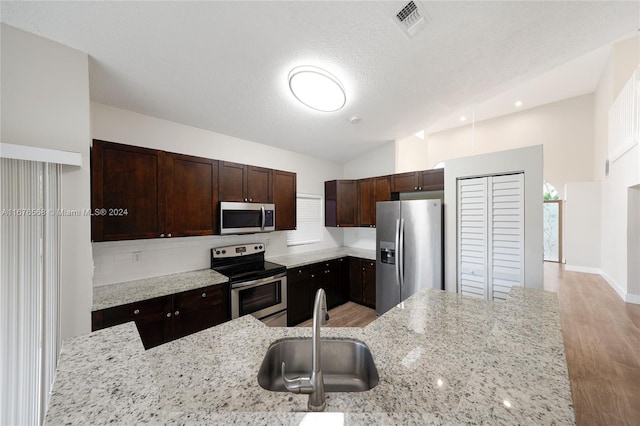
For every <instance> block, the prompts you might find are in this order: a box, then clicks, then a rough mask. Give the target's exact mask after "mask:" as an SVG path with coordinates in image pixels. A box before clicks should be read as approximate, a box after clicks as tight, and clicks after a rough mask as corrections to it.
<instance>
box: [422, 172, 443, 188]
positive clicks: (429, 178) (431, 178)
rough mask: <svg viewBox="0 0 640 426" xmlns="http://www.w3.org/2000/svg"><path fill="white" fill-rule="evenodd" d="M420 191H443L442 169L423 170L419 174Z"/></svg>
mask: <svg viewBox="0 0 640 426" xmlns="http://www.w3.org/2000/svg"><path fill="white" fill-rule="evenodd" d="M418 189H419V190H421V191H443V190H444V169H433V170H423V171H421V172H420V186H419V187H418Z"/></svg>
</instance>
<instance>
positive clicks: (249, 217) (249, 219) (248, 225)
mask: <svg viewBox="0 0 640 426" xmlns="http://www.w3.org/2000/svg"><path fill="white" fill-rule="evenodd" d="M275 230H276V207H275V205H273V204H261V203H233V202H228V201H223V202H221V203H220V234H223V235H224V234H254V233H256V232H271V231H275Z"/></svg>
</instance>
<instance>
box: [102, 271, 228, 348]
mask: <svg viewBox="0 0 640 426" xmlns="http://www.w3.org/2000/svg"><path fill="white" fill-rule="evenodd" d="M229 319H230V314H229V285H228V284H219V285H214V286H210V287H204V288H200V289H197V290H190V291H185V292H182V293H176V294H174V295H169V296H163V297H156V298H154V299H149V300H143V301H140V302H134V303H128V304H126V305H121V306H116V307H113V308H107V309H102V310H99V311H94V312H92V315H91V330H92V331H96V330H100V329H103V328H107V327H112V326H114V325H118V324H124V323H126V322H129V321H135V323H136V327H137V328H138V332H139V333H140V339H141V340H142V344H143V345H144V347H145V349H149V348H152V347H154V346H158V345H161V344H163V343H166V342H169V341H171V340H174V339H178V338H180V337H183V336H186V335H188V334H192V333H195V332H198V331H200V330H204V329H206V328H209V327H213V326H214V325H218V324H221V323H223V322H225V321H228V320H229Z"/></svg>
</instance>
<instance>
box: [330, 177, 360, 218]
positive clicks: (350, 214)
mask: <svg viewBox="0 0 640 426" xmlns="http://www.w3.org/2000/svg"><path fill="white" fill-rule="evenodd" d="M324 197H325V216H324V219H325V226H337V227H342V226H358V181H357V180H331V181H327V182H325V183H324Z"/></svg>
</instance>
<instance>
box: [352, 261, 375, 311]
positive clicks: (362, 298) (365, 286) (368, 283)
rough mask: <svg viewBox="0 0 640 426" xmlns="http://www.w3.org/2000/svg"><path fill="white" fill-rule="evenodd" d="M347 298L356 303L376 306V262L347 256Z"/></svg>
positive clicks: (371, 306)
mask: <svg viewBox="0 0 640 426" xmlns="http://www.w3.org/2000/svg"><path fill="white" fill-rule="evenodd" d="M349 298H350V299H351V300H352V301H353V302H356V303H359V304H361V305H365V306H368V307H370V308H373V309H375V307H376V262H375V261H373V260H367V259H360V258H357V257H350V258H349Z"/></svg>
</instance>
